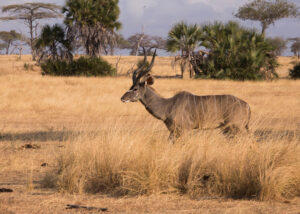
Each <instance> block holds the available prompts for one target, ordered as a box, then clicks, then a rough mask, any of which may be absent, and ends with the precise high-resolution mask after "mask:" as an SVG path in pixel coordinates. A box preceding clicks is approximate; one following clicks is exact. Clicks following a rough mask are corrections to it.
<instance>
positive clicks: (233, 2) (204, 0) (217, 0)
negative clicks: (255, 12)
mask: <svg viewBox="0 0 300 214" xmlns="http://www.w3.org/2000/svg"><path fill="white" fill-rule="evenodd" d="M187 1H188V3H190V4H197V3H201V4H204V5H207V6H210V7H212V8H213V9H214V10H216V11H218V12H221V11H224V10H226V9H228V8H238V7H240V6H241V5H243V4H245V3H246V2H247V0H187Z"/></svg>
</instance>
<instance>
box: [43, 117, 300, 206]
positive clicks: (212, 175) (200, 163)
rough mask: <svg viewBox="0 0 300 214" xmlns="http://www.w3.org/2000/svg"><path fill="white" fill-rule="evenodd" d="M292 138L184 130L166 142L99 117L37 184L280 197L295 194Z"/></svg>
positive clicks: (297, 161)
mask: <svg viewBox="0 0 300 214" xmlns="http://www.w3.org/2000/svg"><path fill="white" fill-rule="evenodd" d="M299 169H300V144H299V139H298V138H297V136H296V135H295V136H281V137H280V138H279V137H278V138H277V139H275V138H271V139H267V140H264V141H260V142H258V141H257V136H253V135H250V136H238V137H236V138H234V139H228V138H226V137H225V136H223V135H222V134H221V133H220V132H219V131H216V130H211V131H200V132H197V133H189V134H186V135H185V136H184V137H183V138H181V139H180V140H179V141H178V142H176V143H175V144H174V145H173V144H172V143H170V142H168V141H167V139H166V136H165V133H164V132H160V131H157V127H155V124H153V123H152V124H145V126H141V125H138V124H136V123H130V124H126V123H125V121H123V122H121V121H105V128H104V129H102V130H98V131H96V132H93V133H91V132H82V133H81V134H80V135H79V136H77V137H75V138H74V139H72V140H70V141H69V143H68V146H67V147H66V148H65V150H64V152H63V153H62V154H61V155H60V156H59V158H58V160H57V168H56V169H55V170H54V171H51V172H50V173H48V174H47V176H46V177H45V180H44V183H45V184H47V185H49V184H50V185H51V186H56V187H57V188H58V189H59V190H60V191H67V192H72V193H78V192H79V193H86V192H87V193H105V194H109V195H117V196H120V195H142V194H157V193H158V194H159V193H177V194H187V195H189V196H191V197H194V198H199V197H206V196H210V197H228V198H247V199H249V198H254V199H259V200H274V199H276V200H282V199H285V198H293V197H296V196H300V170H299Z"/></svg>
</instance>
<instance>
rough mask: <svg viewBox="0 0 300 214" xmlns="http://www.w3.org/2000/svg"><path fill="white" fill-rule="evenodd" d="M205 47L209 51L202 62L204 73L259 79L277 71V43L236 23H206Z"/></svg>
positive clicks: (222, 77) (221, 76) (219, 77)
mask: <svg viewBox="0 0 300 214" xmlns="http://www.w3.org/2000/svg"><path fill="white" fill-rule="evenodd" d="M202 39H203V41H202V42H201V46H203V47H205V48H206V50H208V51H209V55H208V57H207V58H206V60H205V61H204V62H203V63H201V64H200V70H201V71H202V75H203V76H204V77H206V78H214V79H226V78H230V79H237V80H246V79H250V80H256V79H262V78H275V77H276V76H277V74H276V73H275V70H274V68H275V67H276V64H277V63H276V59H275V56H273V54H272V52H273V51H274V48H273V46H272V45H271V44H270V43H269V42H268V41H267V40H266V39H265V37H264V35H262V34H259V33H257V32H256V31H255V30H253V29H246V28H243V27H241V26H240V25H239V24H238V23H236V22H229V23H227V24H225V25H224V24H222V23H219V22H216V23H214V24H212V25H211V24H209V25H205V26H204V27H203V38H202Z"/></svg>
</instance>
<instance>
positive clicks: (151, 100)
mask: <svg viewBox="0 0 300 214" xmlns="http://www.w3.org/2000/svg"><path fill="white" fill-rule="evenodd" d="M140 101H141V103H142V104H143V105H144V106H145V108H146V109H147V111H148V112H149V113H150V114H152V115H153V116H154V117H156V118H157V119H160V120H165V119H166V113H167V104H168V102H167V99H165V98H163V97H161V96H160V95H159V94H158V93H157V92H156V91H155V90H154V89H152V88H150V87H146V88H145V93H144V95H143V96H142V98H141V99H140Z"/></svg>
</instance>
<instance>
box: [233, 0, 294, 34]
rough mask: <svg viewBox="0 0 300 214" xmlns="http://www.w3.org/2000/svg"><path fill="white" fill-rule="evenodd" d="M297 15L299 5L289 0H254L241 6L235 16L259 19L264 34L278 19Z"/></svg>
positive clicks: (253, 19) (243, 18) (244, 18)
mask: <svg viewBox="0 0 300 214" xmlns="http://www.w3.org/2000/svg"><path fill="white" fill-rule="evenodd" d="M297 16H298V7H297V5H296V4H294V3H292V2H288V0H253V1H252V2H250V3H247V4H245V5H244V6H242V7H240V8H239V11H238V12H237V13H236V14H235V17H237V18H240V19H242V20H252V21H259V22H260V24H261V28H262V30H261V32H262V34H264V33H265V31H266V29H267V28H268V27H269V26H270V25H271V24H275V22H276V21H277V20H279V19H282V18H288V17H297Z"/></svg>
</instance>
